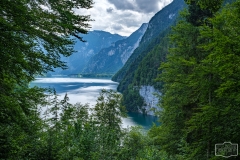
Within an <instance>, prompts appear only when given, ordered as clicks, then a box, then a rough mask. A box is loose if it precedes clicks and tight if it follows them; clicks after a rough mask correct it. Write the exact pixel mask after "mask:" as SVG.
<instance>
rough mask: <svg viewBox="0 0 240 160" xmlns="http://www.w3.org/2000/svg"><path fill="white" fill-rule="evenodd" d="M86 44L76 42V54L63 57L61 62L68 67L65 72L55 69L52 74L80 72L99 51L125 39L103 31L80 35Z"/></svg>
mask: <svg viewBox="0 0 240 160" xmlns="http://www.w3.org/2000/svg"><path fill="white" fill-rule="evenodd" d="M80 36H82V37H83V39H84V40H85V41H86V42H80V41H79V40H77V41H76V44H75V45H74V50H75V51H76V53H74V54H72V55H71V56H70V57H63V58H62V60H63V61H65V62H66V63H67V65H68V69H67V70H61V69H56V70H55V73H54V74H77V73H80V72H82V70H83V68H84V67H85V65H86V64H87V62H88V61H89V59H90V58H91V57H92V56H94V55H95V54H97V53H98V52H99V51H100V50H101V49H103V48H107V47H109V46H111V45H112V44H114V42H116V41H119V40H123V39H125V38H126V37H123V36H120V35H118V34H111V33H109V32H105V31H96V30H95V31H89V32H88V34H86V35H80Z"/></svg>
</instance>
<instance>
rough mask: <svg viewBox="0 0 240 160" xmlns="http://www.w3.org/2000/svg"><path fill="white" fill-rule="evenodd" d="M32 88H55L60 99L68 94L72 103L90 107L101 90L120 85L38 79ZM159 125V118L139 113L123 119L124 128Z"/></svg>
mask: <svg viewBox="0 0 240 160" xmlns="http://www.w3.org/2000/svg"><path fill="white" fill-rule="evenodd" d="M31 86H38V87H43V88H49V87H50V88H55V90H56V92H57V94H58V95H59V97H60V99H62V98H63V97H64V95H65V94H66V93H67V94H68V97H69V99H70V103H72V104H75V103H77V102H80V103H82V104H86V103H88V104H89V105H90V106H94V105H95V104H96V99H97V97H98V96H99V92H100V91H101V89H112V90H116V89H117V86H118V83H116V82H113V81H111V80H110V79H96V78H37V79H36V80H35V81H33V82H31V84H30V87H31ZM153 122H154V123H157V117H155V116H150V115H142V114H138V113H128V117H127V118H123V124H122V125H123V127H125V128H126V127H128V126H129V127H130V126H136V125H140V126H142V127H143V128H144V129H146V130H147V129H149V128H150V127H151V125H152V124H153Z"/></svg>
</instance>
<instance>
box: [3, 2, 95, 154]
mask: <svg viewBox="0 0 240 160" xmlns="http://www.w3.org/2000/svg"><path fill="white" fill-rule="evenodd" d="M92 4H93V2H92V0H76V1H68V0H66V1H61V0H57V1H50V0H36V1H29V0H11V1H9V0H2V1H1V3H0V35H1V37H0V50H1V52H0V54H1V58H0V102H1V103H0V112H1V114H0V128H1V131H0V143H1V144H0V145H1V149H0V154H1V157H3V158H5V159H11V157H12V158H13V159H22V158H21V157H24V158H27V157H29V156H30V155H32V154H31V152H32V150H31V151H30V149H29V148H31V147H30V145H31V143H30V142H31V141H30V139H31V137H32V136H31V135H37V132H38V131H39V129H40V128H41V127H40V126H37V124H38V121H39V120H37V119H39V115H38V107H37V106H38V104H41V103H44V101H45V100H44V98H45V95H44V94H43V89H39V88H36V87H35V88H29V87H28V84H29V82H31V81H32V80H33V79H34V76H36V75H40V74H44V73H47V72H48V71H51V70H52V69H53V68H56V67H62V68H66V66H65V64H64V62H61V61H60V55H63V56H70V55H71V54H72V53H73V43H74V40H73V38H72V36H73V37H77V38H78V39H79V40H82V38H81V36H79V33H87V28H88V27H89V25H88V23H87V22H88V21H90V17H89V16H81V15H76V14H75V12H74V10H75V9H83V8H86V9H88V8H91V6H92ZM32 123H34V124H36V128H35V127H31V126H33V125H31V124H32ZM39 125H40V124H39ZM28 138H30V139H28ZM35 138H36V137H35ZM36 139H37V138H36Z"/></svg>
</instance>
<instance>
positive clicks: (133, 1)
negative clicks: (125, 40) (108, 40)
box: [77, 0, 172, 36]
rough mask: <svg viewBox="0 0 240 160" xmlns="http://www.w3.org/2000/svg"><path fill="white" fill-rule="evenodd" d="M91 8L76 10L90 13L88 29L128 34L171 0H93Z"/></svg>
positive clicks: (147, 20)
mask: <svg viewBox="0 0 240 160" xmlns="http://www.w3.org/2000/svg"><path fill="white" fill-rule="evenodd" d="M93 1H94V5H93V8H91V9H89V10H78V11H77V13H78V14H81V15H91V18H92V19H94V21H92V22H90V24H91V27H92V28H91V29H90V30H103V31H107V32H111V33H117V34H120V35H123V36H129V35H130V34H131V33H132V32H134V31H135V30H137V29H138V28H139V27H140V26H141V24H142V23H148V22H149V20H150V19H151V18H152V16H153V15H154V14H155V13H157V12H158V11H159V10H160V9H162V8H163V7H164V6H166V5H167V4H169V3H170V2H172V0H93Z"/></svg>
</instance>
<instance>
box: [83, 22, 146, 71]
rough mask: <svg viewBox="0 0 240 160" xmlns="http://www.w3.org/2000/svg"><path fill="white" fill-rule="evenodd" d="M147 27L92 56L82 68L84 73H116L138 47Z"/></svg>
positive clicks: (143, 26) (143, 25) (144, 25)
mask: <svg viewBox="0 0 240 160" xmlns="http://www.w3.org/2000/svg"><path fill="white" fill-rule="evenodd" d="M147 27H148V24H147V23H144V24H142V25H141V27H140V28H139V29H138V30H136V31H135V32H133V33H132V34H131V35H130V36H129V37H127V38H126V39H123V40H119V41H117V42H115V43H114V44H112V45H111V46H110V47H108V48H104V49H102V50H101V51H100V52H99V53H97V54H96V55H94V56H93V57H92V58H91V59H90V60H89V62H88V64H87V65H86V67H85V68H84V71H83V72H84V73H116V72H117V71H118V70H119V69H120V68H121V67H122V66H123V65H124V64H125V62H126V61H127V60H128V58H129V57H130V56H131V54H132V53H133V51H134V50H135V49H136V48H137V47H138V45H139V42H140V41H141V38H142V36H143V35H144V33H145V31H146V29H147Z"/></svg>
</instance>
